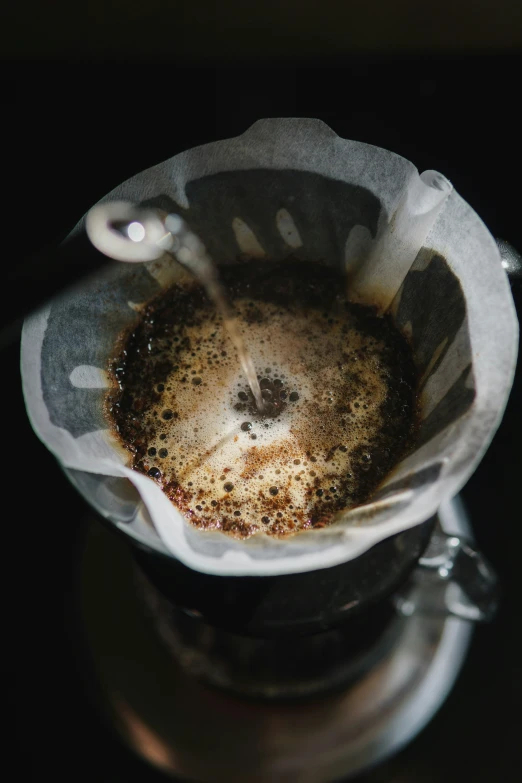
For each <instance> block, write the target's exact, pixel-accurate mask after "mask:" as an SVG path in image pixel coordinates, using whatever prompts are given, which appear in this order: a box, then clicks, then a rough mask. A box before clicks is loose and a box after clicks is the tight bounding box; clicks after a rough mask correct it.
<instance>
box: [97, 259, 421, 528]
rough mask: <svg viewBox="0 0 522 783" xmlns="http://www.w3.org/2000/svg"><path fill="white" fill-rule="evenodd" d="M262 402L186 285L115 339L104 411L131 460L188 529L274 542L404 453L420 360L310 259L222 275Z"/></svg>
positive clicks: (368, 490)
mask: <svg viewBox="0 0 522 783" xmlns="http://www.w3.org/2000/svg"><path fill="white" fill-rule="evenodd" d="M220 275H221V279H222V283H223V286H224V289H225V291H226V293H227V296H228V297H229V299H230V301H232V303H233V306H234V309H235V311H236V313H237V316H238V321H239V324H240V325H241V327H242V331H243V336H244V340H245V344H246V346H247V348H248V350H249V352H250V354H251V356H252V359H253V362H254V365H255V367H256V369H257V372H258V378H259V381H260V387H261V390H262V395H263V399H264V410H263V414H262V415H261V414H260V413H259V411H258V410H257V407H256V404H255V401H254V399H253V396H252V392H251V391H250V387H249V386H248V384H247V382H246V379H245V378H244V376H243V375H242V373H241V370H240V366H239V363H238V360H237V356H236V355H235V352H234V349H233V347H232V345H231V343H230V341H229V339H228V337H227V334H226V332H225V330H224V329H223V324H222V321H221V319H220V317H219V316H218V314H217V313H216V311H215V308H214V307H213V305H212V304H211V303H210V302H209V301H208V299H207V298H206V296H205V294H204V292H203V290H202V289H201V288H200V287H199V286H198V285H196V284H194V285H191V286H187V287H181V286H173V287H172V288H170V289H169V290H167V291H165V292H163V293H162V294H161V295H160V296H158V297H157V298H156V299H155V300H154V301H152V302H151V303H149V304H148V305H147V306H146V307H145V308H144V309H143V310H142V313H141V319H140V322H139V324H138V325H137V327H136V328H135V329H134V331H133V332H132V333H131V334H128V335H126V336H124V337H123V338H122V342H121V346H120V350H119V352H118V355H117V356H116V357H115V359H114V361H113V363H112V365H111V370H112V374H113V377H114V381H115V383H114V386H113V388H111V390H110V392H109V394H108V399H107V415H108V417H109V419H110V423H111V426H112V427H113V429H115V430H116V431H117V432H118V435H119V438H120V439H121V441H122V443H123V444H124V446H125V447H126V448H127V449H128V450H129V451H130V452H131V454H132V465H133V467H134V469H136V470H138V471H140V472H142V473H145V474H147V475H148V476H150V477H151V478H153V479H154V480H155V481H156V482H157V483H158V484H159V486H160V487H161V488H162V490H163V491H164V492H165V493H166V495H167V496H168V497H169V498H170V499H171V500H172V502H173V503H174V504H175V505H176V506H177V507H178V508H179V509H180V511H181V512H182V513H183V514H184V516H185V517H186V518H187V519H188V520H189V521H190V522H191V523H192V524H193V525H195V526H196V527H198V528H201V529H207V530H222V531H224V532H226V533H229V534H231V535H234V536H236V537H239V538H245V537H248V536H250V535H252V534H254V533H256V532H261V531H262V532H265V533H268V534H270V535H275V536H285V535H289V534H293V533H296V532H298V531H300V530H304V529H308V528H320V527H324V526H325V525H328V524H329V523H331V522H332V520H333V519H334V517H335V514H336V513H337V512H338V511H340V510H341V509H346V508H351V507H353V506H356V505H359V504H361V503H362V502H364V501H366V500H368V499H369V498H370V497H371V495H372V493H373V492H374V491H375V489H376V488H377V486H378V485H379V483H380V482H381V481H382V479H383V478H384V477H385V476H386V474H388V473H389V472H390V471H391V470H392V468H393V467H394V466H395V465H396V464H397V462H398V461H399V460H400V458H401V457H402V456H403V455H404V454H405V452H406V450H407V449H408V448H409V447H410V446H411V443H412V438H413V435H414V429H415V421H416V398H415V380H416V376H415V368H414V364H413V358H412V354H411V349H410V347H409V345H408V343H407V341H406V339H405V338H404V337H403V336H402V335H401V334H400V333H399V332H398V331H397V330H396V329H395V328H394V327H393V325H392V322H391V320H390V319H389V318H388V317H384V318H380V317H377V316H376V315H375V314H374V312H373V310H372V309H371V308H366V307H361V306H358V305H353V304H351V303H349V302H348V301H347V299H346V295H345V281H344V278H343V277H342V275H341V274H340V273H338V272H336V271H335V270H332V269H330V268H326V267H324V266H321V265H318V264H303V263H298V264H297V263H292V262H286V263H267V262H266V261H263V262H254V261H252V262H248V263H245V264H241V265H234V266H226V267H222V268H221V269H220Z"/></svg>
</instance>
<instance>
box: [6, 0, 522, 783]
mask: <svg viewBox="0 0 522 783" xmlns="http://www.w3.org/2000/svg"><path fill="white" fill-rule="evenodd" d="M57 5H58V6H59V5H60V4H57ZM108 5H109V8H111V9H112V10H113V11H114V8H115V7H116V6H117V5H118V4H116V3H110V4H108ZM377 5H379V4H377ZM405 5H406V6H407V5H408V4H404V3H402V4H399V8H401V9H404V6H405ZM133 7H134V6H133V4H130V6H129V8H130V9H131V10H132V8H133ZM304 7H308V6H307V4H306V3H305V4H304ZM478 7H479V8H482V5H481V4H478ZM517 7H518V6H517ZM93 8H94V9H95V4H94V5H93V4H91V10H92V9H93ZM53 13H56V10H55V11H53ZM513 13H515V12H513ZM21 16H22V14H21V12H18V15H17V21H18V22H21V23H22V22H23V21H24V20H23V19H22V18H21ZM515 16H516V14H515ZM515 16H514V17H513V24H514V23H515V22H516V21H517V19H516V18H515ZM122 18H123V17H122ZM126 18H127V20H128V16H127V17H126ZM480 18H481V19H482V17H480ZM93 19H94V21H93ZM190 19H192V17H190ZM194 19H195V17H194ZM194 19H192V22H191V24H193V25H194V24H196V22H195V21H194ZM39 20H40V22H41V24H42V30H43V31H45V32H46V36H45V35H43V36H42V37H38V35H37V31H36V30H35V29H32V32H31V36H32V37H31V36H30V37H29V39H27V38H25V39H24V38H23V33H22V32H20V30H21V29H22V28H20V29H18V28H16V35H17V36H18V38H16V41H18V48H16V46H15V47H14V49H15V51H14V53H13V43H12V41H11V42H10V41H8V40H7V36H6V30H5V28H4V29H3V32H2V35H3V37H4V44H7V48H6V52H7V54H8V55H9V56H8V57H7V55H6V57H5V58H4V60H3V62H2V64H1V67H0V75H1V78H0V88H1V97H0V112H1V125H2V129H3V145H2V151H3V155H2V158H3V161H2V169H1V170H0V171H1V172H2V180H1V181H2V191H3V194H4V208H3V210H2V224H1V227H0V231H1V237H2V240H3V242H2V245H3V252H2V261H3V272H4V273H6V272H7V281H6V282H3V283H2V289H1V290H2V326H4V325H8V324H9V323H11V321H12V320H13V319H16V317H17V316H18V315H20V313H21V309H22V306H23V303H24V301H29V300H30V301H32V298H31V297H32V296H34V295H35V293H36V292H37V290H38V285H39V284H38V283H37V282H35V280H36V278H35V276H34V275H32V274H30V273H29V271H28V270H30V269H31V268H32V267H31V265H32V264H33V265H34V263H35V258H38V257H39V254H42V258H45V253H47V252H49V251H52V249H53V248H54V247H56V245H57V244H58V243H59V241H61V239H62V238H63V236H64V235H65V234H66V233H67V232H68V231H69V230H70V229H71V228H72V226H73V225H74V223H75V222H76V221H77V220H78V219H79V218H80V217H81V216H82V214H83V213H84V212H85V211H86V210H87V209H88V208H89V207H90V206H91V205H92V204H93V202H95V201H96V200H97V199H98V198H100V197H101V196H102V195H103V194H105V193H106V192H107V191H109V190H111V189H112V188H113V187H114V186H115V185H117V184H118V183H119V182H121V181H122V180H123V179H125V178H127V177H129V176H131V175H133V174H134V173H136V172H138V171H140V170H141V169H144V168H147V167H148V166H151V165H153V164H154V163H157V162H159V161H161V160H163V159H165V158H167V157H170V156H172V155H174V154H176V153H177V152H180V151H181V150H183V149H186V148H187V147H190V146H195V145H197V144H200V143H204V142H207V141H212V140H215V139H220V138H227V137H229V136H232V135H236V134H239V133H241V132H242V131H244V130H245V129H246V128H247V127H248V126H249V125H250V124H251V123H252V122H253V121H255V120H256V119H258V118H261V117H266V116H305V117H306V116H309V117H320V118H321V119H323V120H324V121H325V122H327V123H328V124H329V125H331V127H332V128H333V129H334V130H335V131H336V132H337V133H338V134H339V135H341V136H344V137H347V138H353V139H357V140H360V141H365V142H369V143H372V144H376V145H378V146H382V147H385V148H388V149H390V150H393V151H395V152H397V153H399V154H401V155H404V156H405V157H406V158H408V159H410V160H411V161H412V162H413V163H414V164H415V165H416V166H417V167H418V169H419V170H421V171H422V170H424V169H428V168H430V169H431V168H432V169H438V170H440V171H441V172H442V173H443V174H445V175H446V176H447V177H448V178H449V179H450V180H451V181H452V182H453V184H454V186H455V188H456V189H457V191H459V193H460V194H461V195H462V196H463V197H464V198H465V199H466V200H467V201H468V202H469V203H470V204H471V205H472V206H473V207H474V208H475V210H476V211H477V212H478V214H479V215H480V216H481V217H482V219H483V220H484V222H485V223H486V225H487V226H488V227H489V229H490V231H491V232H492V234H493V235H494V236H497V237H503V238H505V239H507V240H508V241H510V242H511V243H512V244H513V245H514V246H515V247H518V248H519V249H520V248H522V217H521V203H522V202H521V197H520V193H519V183H520V181H521V178H522V153H521V149H520V144H521V141H522V139H521V126H520V122H519V121H518V120H517V119H515V117H516V116H517V109H518V104H519V102H520V84H521V77H522V58H521V56H520V54H517V52H516V50H512V49H510V50H503V51H500V50H497V51H486V50H485V49H484V40H485V41H487V23H486V22H487V19H486V20H483V24H482V22H481V25H479V32H480V35H481V36H482V39H481V40H479V41H478V43H479V44H481V45H482V49H481V50H480V51H478V50H476V48H474V47H473V41H472V42H471V44H470V45H469V46H467V47H466V48H467V49H469V51H468V52H467V53H466V54H463V53H462V52H461V51H459V49H458V47H456V48H455V47H454V48H453V49H452V50H449V49H447V50H443V47H442V49H441V47H435V48H434V49H431V50H428V51H425V50H420V49H417V50H412V47H411V46H408V47H403V49H404V50H406V49H408V50H409V51H408V53H404V51H403V53H400V51H399V50H400V47H398V48H397V47H396V49H397V50H396V51H395V52H388V53H387V54H379V53H378V51H377V48H376V46H372V47H370V49H371V50H368V51H359V52H358V53H357V54H351V55H350V56H347V55H346V54H342V53H341V51H340V50H342V46H341V42H340V38H339V36H338V35H337V37H335V41H336V42H337V43H336V45H335V46H332V50H333V51H335V53H336V57H335V58H333V57H332V56H330V55H328V54H325V53H324V52H323V54H322V56H321V57H319V55H318V52H316V51H312V52H311V53H310V49H308V53H307V54H306V55H305V54H304V53H303V50H300V49H299V46H298V42H297V44H296V39H295V35H294V37H293V38H292V37H291V36H289V37H288V40H289V41H290V43H289V47H290V51H291V52H292V57H291V58H290V57H289V56H286V57H283V56H282V54H284V53H282V52H281V42H279V48H278V57H279V59H270V60H269V59H268V58H267V57H265V59H264V60H263V58H262V57H261V55H260V54H258V57H259V58H261V59H258V60H257V62H255V61H253V60H252V59H251V58H250V59H248V58H246V57H244V59H243V60H242V61H238V60H237V59H236V60H235V61H234V62H232V61H231V60H229V62H228V63H227V64H225V63H224V62H223V61H220V62H218V63H216V62H213V61H210V60H207V61H206V62H205V63H204V64H202V62H201V61H200V60H198V59H193V60H192V61H190V62H189V61H188V60H186V61H184V62H181V61H176V60H173V59H171V58H169V57H167V56H162V57H158V58H156V60H155V61H154V62H153V61H152V59H151V58H148V57H147V56H146V55H144V56H142V57H139V58H138V57H132V55H131V54H129V48H128V47H125V46H123V44H122V45H121V47H120V48H121V49H122V51H124V53H123V54H121V56H119V55H118V56H117V57H116V56H115V55H114V52H112V55H111V50H110V40H111V39H110V36H109V34H108V32H107V31H106V30H105V33H104V36H105V37H104V36H103V35H101V36H100V37H99V41H101V46H102V55H103V56H100V57H91V58H90V59H89V61H87V60H85V58H83V59H82V57H81V56H78V57H77V56H75V54H76V53H75V52H74V45H73V44H74V41H76V45H77V47H78V50H79V53H80V55H82V54H84V50H85V47H86V46H87V44H88V41H87V38H88V33H89V31H91V32H92V31H94V30H95V29H96V24H95V21H96V15H94V17H93V18H91V17H89V19H88V20H87V21H85V20H84V21H85V25H84V27H81V23H80V22H79V23H78V24H79V25H80V26H79V27H78V28H77V29H76V33H75V36H76V37H75V38H74V40H73V43H72V44H71V42H70V41H69V43H68V44H67V46H68V47H69V48H68V49H67V47H66V48H65V49H64V47H63V46H62V48H61V49H60V46H61V45H62V44H63V41H64V37H63V36H62V37H61V38H60V36H59V35H58V33H56V30H55V32H54V35H55V38H56V36H58V37H57V38H56V41H58V43H56V51H57V52H58V55H59V56H56V57H54V59H50V56H51V55H52V53H53V45H52V41H53V40H54V39H53V38H52V36H51V38H49V29H50V25H49V24H47V26H45V20H44V17H43V16H42V17H41V18H40V17H39V18H38V19H36V20H34V19H33V25H34V22H35V21H36V22H37V24H36V27H38V21H39ZM345 21H346V20H345ZM149 22H150V19H149ZM236 23H237V20H236ZM390 24H391V25H392V27H393V24H392V22H390ZM459 24H460V22H459ZM236 26H237V24H236ZM22 27H23V25H22ZM290 27H291V25H290ZM146 29H147V31H149V30H150V29H151V24H149V26H148V27H147V28H146ZM187 29H188V30H189V31H190V30H191V29H192V28H191V27H190V24H189V27H188V28H187ZM205 29H206V32H205V35H207V38H208V40H210V39H211V38H212V36H211V35H210V32H209V30H210V29H211V28H209V29H207V28H205ZM227 29H228V28H227ZM227 29H225V30H224V31H223V29H221V28H219V29H218V28H216V30H215V36H214V37H216V36H217V37H218V40H219V36H221V40H222V41H223V42H224V44H226V43H227V42H228V41H229V38H227ZM344 29H345V30H346V29H347V28H346V26H345V27H344ZM401 29H402V28H401ZM437 29H438V28H437ZM459 29H460V28H459ZM491 29H492V30H493V31H494V34H493V39H495V40H493V42H494V43H495V42H496V43H498V41H497V40H496V38H495V36H497V32H498V30H497V28H496V27H495V26H494V25H493V26H492V28H491ZM510 29H511V28H510V26H509V24H507V25H506V27H505V29H504V32H505V33H506V35H507V36H508V37H507V39H506V40H505V41H504V39H503V41H504V43H506V42H507V43H508V44H513V40H509V35H511V36H512V38H513V39H516V35H517V34H516V30H515V32H511V33H510V32H509V31H510ZM158 30H159V33H158V35H159V36H160V39H161V41H162V42H165V43H166V39H167V33H166V31H165V29H164V25H163V24H162V20H161V18H160V19H158ZM234 30H235V27H233V31H234ZM496 30H497V31H496ZM495 31H496V32H495ZM131 32H132V35H131V41H132V40H134V38H135V37H136V36H137V27H136V24H134V26H133V27H132V29H131ZM229 32H230V31H229ZM312 32H313V31H312V28H310V30H309V37H310V40H312V39H313V35H312ZM403 32H404V31H403ZM508 33H509V35H508ZM180 35H181V37H183V35H182V33H180V32H179V31H178V32H177V33H176V36H177V40H178V41H179V40H180ZM332 35H333V33H332ZM132 36H134V38H133V37H132ZM176 36H175V37H176ZM349 36H351V37H352V38H353V33H350V34H349ZM497 37H498V36H497ZM120 38H121V37H120ZM120 38H118V41H120ZM147 40H148V39H147ZM307 40H308V39H307ZM321 40H322V39H321ZM332 40H334V39H332ZM31 41H32V42H33V43H32V47H33V48H31ZM49 41H51V43H50V44H49ZM104 41H105V44H103V42H104ZM475 43H476V42H475ZM515 43H516V41H515ZM215 44H216V42H215V41H214V48H215ZM149 45H150V41H149ZM46 46H47V49H46V51H45V52H44V54H46V55H47V56H46V57H44V56H42V51H41V49H42V47H43V48H44V49H45V47H46ZM188 46H189V42H187V40H185V39H184V41H183V43H182V49H183V47H185V48H184V49H183V51H186V49H187V48H188ZM104 47H105V48H104ZM258 48H259V47H258ZM312 48H313V47H312ZM324 48H328V47H324V46H323V49H324ZM303 49H305V50H306V47H303ZM35 53H36V55H38V57H36V55H35ZM256 53H258V50H257V49H256ZM163 54H164V52H163ZM42 263H45V261H42ZM48 269H49V270H51V267H50V266H48ZM50 274H51V272H49V275H48V278H49V280H50V279H51V277H50ZM513 293H514V297H515V300H516V303H517V308H518V313H519V318H520V314H521V313H522V309H521V308H522V285H521V283H518V284H515V285H514V287H513ZM484 306H485V307H487V302H485V303H484ZM3 335H4V337H5V338H6V339H7V338H8V336H9V335H8V334H7V333H6V332H3ZM18 356H19V348H18V344H17V341H16V338H15V340H14V341H13V342H11V343H10V344H7V345H4V347H3V349H2V356H1V359H2V368H3V373H2V378H3V383H2V410H3V411H4V414H5V416H4V423H3V427H4V438H3V443H4V450H3V451H4V469H3V471H2V476H3V483H4V497H5V498H12V497H13V495H14V492H15V491H17V492H18V494H17V496H16V499H15V500H12V501H11V502H10V505H9V506H6V507H5V509H4V514H3V526H4V539H3V553H4V558H3V561H4V573H6V574H7V576H8V581H7V587H6V588H5V589H4V601H3V608H4V617H5V621H4V624H5V626H7V634H6V636H5V639H6V642H5V644H6V645H7V647H8V650H9V652H10V657H9V662H8V664H7V665H6V667H5V668H4V672H3V675H4V681H5V685H6V691H7V695H8V701H7V710H6V714H7V716H8V718H9V722H10V726H11V729H12V732H13V740H12V742H8V743H6V745H5V746H4V753H3V762H4V764H5V766H7V765H8V762H11V763H14V764H16V769H17V774H16V776H15V778H14V779H23V780H31V781H32V780H35V781H36V780H39V779H40V778H41V777H42V775H45V774H47V775H50V776H51V777H52V778H53V779H55V780H61V779H68V780H70V779H74V780H77V781H78V780H80V781H84V780H85V781H100V782H101V783H120V781H121V783H123V782H127V781H129V782H130V781H144V782H145V783H148V781H150V782H151V783H153V782H154V781H157V782H158V783H159V781H160V780H163V778H162V777H161V776H160V775H159V774H157V773H155V772H152V771H149V770H148V769H147V768H146V767H145V766H144V765H142V763H141V762H139V761H137V760H136V759H134V758H133V757H132V756H131V755H130V754H129V753H128V752H127V751H126V750H124V749H123V748H122V747H121V746H120V744H119V743H118V741H117V740H116V739H114V738H113V737H112V736H111V734H110V732H109V731H107V730H106V729H105V728H104V727H103V725H102V723H101V722H100V720H99V718H98V716H97V714H96V712H95V710H94V708H93V707H92V705H91V703H90V701H89V698H88V693H87V692H86V691H87V688H88V684H87V680H86V678H85V674H84V672H83V670H82V666H81V663H80V661H81V658H80V657H79V656H78V654H77V650H78V634H79V633H80V634H81V629H78V627H77V622H76V615H75V603H74V594H73V586H74V583H75V569H76V564H77V557H78V553H79V549H80V547H81V542H82V535H83V532H84V528H85V524H86V522H85V510H86V509H85V506H84V505H83V502H82V501H81V500H80V498H79V496H78V495H77V494H76V493H75V492H74V490H73V489H72V488H71V487H70V485H69V484H68V483H67V481H66V479H65V478H64V477H63V475H62V474H61V472H60V471H59V469H58V467H57V466H56V464H55V461H54V459H53V457H52V456H51V455H50V454H49V453H48V452H47V451H46V450H45V448H44V447H43V446H42V445H41V444H40V443H39V441H38V440H37V439H36V437H35V436H34V434H33V433H32V430H31V428H30V425H29V424H28V421H27V418H26V414H25V409H24V405H23V400H22V395H21V389H20V381H19V369H18V362H19V358H18ZM521 406H522V372H521V371H520V368H519V371H518V374H517V379H516V382H515V386H514V389H513V392H512V395H511V399H510V402H509V405H508V409H507V411H506V415H505V417H504V420H503V422H502V424H501V426H500V428H499V431H498V433H497V435H496V436H495V439H494V441H493V443H492V445H491V447H490V449H489V451H488V452H487V454H486V456H485V458H484V459H483V461H482V463H481V464H480V466H479V468H478V469H477V471H476V473H475V474H474V476H473V477H472V478H471V480H470V481H469V483H468V485H467V486H466V488H465V490H464V493H463V495H464V498H465V500H466V502H467V505H468V508H469V510H470V514H471V517H472V522H473V526H474V530H475V534H476V538H477V541H478V545H479V547H480V548H481V549H482V550H483V551H484V552H485V553H486V554H487V556H488V557H489V559H490V560H491V561H492V563H493V564H494V566H495V568H496V569H497V571H498V573H499V575H500V577H501V580H502V584H503V588H504V596H503V601H502V606H501V610H500V612H499V614H498V616H497V618H496V619H495V620H494V621H493V622H492V623H491V624H489V625H487V626H484V627H481V628H478V629H477V631H476V634H475V637H474V640H473V643H472V648H471V652H470V654H469V657H468V659H467V661H466V663H465V666H464V669H463V671H462V674H461V676H460V678H459V680H458V682H457V685H456V687H455V688H454V690H453V691H452V693H451V695H450V697H449V699H448V700H447V702H446V703H445V705H444V706H443V708H442V709H441V711H440V712H439V714H438V715H437V716H436V718H435V719H434V720H433V721H432V723H431V724H430V725H429V726H428V727H427V728H426V729H425V730H424V731H423V732H422V734H421V735H420V736H419V737H418V738H417V739H416V740H415V741H414V742H413V743H412V744H411V745H410V746H409V747H408V748H406V749H405V750H404V751H403V752H402V753H401V754H400V755H399V756H398V757H397V758H396V759H394V760H392V761H390V762H387V763H386V764H385V765H384V766H383V767H381V768H380V769H378V770H376V771H374V772H372V773H371V774H370V775H369V777H368V778H367V779H368V783H369V782H370V781H371V782H372V783H376V782H377V781H379V783H385V782H386V783H391V782H392V781H397V783H398V781H430V783H431V782H432V781H433V782H434V783H435V782H436V783H438V781H442V780H444V781H449V782H450V783H453V781H455V783H456V782H457V781H462V780H466V781H467V780H477V781H482V780H484V781H486V780H488V781H490V780H499V781H503V783H511V781H513V782H514V781H515V780H519V779H520V772H521V768H522V761H521V757H522V753H521V751H520V732H521V729H522V722H521V718H520V702H521V700H522V682H521V680H522V674H521V672H522V666H521V663H520V660H521V653H520V650H521V648H520V636H521V633H520V626H521V621H520V608H519V607H520V601H521V600H522V591H521V589H520V570H521V569H520V557H521V543H522V540H521V535H520V522H521V517H522V515H521V513H520V512H521V507H522V504H521V502H520V488H519V482H520V470H521V467H522V460H521V456H520V438H521V436H522V428H521V415H520V409H521ZM6 539H7V540H6Z"/></svg>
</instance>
